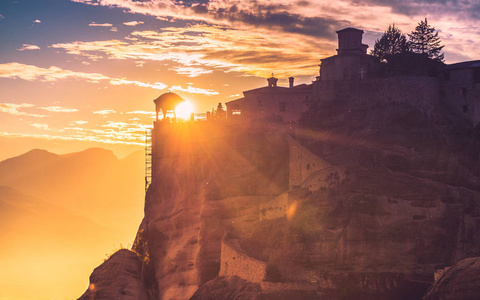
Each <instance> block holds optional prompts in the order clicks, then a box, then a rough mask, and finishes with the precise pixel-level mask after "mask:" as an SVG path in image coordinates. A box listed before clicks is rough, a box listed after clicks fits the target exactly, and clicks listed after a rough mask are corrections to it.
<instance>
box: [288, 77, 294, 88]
mask: <svg viewBox="0 0 480 300" xmlns="http://www.w3.org/2000/svg"><path fill="white" fill-rule="evenodd" d="M294 80H295V78H293V77H290V78H288V87H289V88H293V81H294Z"/></svg>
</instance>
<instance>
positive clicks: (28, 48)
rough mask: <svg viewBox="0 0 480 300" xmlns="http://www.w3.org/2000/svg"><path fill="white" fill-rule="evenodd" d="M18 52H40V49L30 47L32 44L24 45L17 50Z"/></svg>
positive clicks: (35, 46) (33, 46) (34, 46)
mask: <svg viewBox="0 0 480 300" xmlns="http://www.w3.org/2000/svg"><path fill="white" fill-rule="evenodd" d="M17 50H18V51H25V50H40V47H38V46H37V45H30V44H23V45H22V48H19V49H17Z"/></svg>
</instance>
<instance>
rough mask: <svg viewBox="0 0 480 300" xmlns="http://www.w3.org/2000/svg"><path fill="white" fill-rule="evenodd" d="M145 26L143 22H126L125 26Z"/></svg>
mask: <svg viewBox="0 0 480 300" xmlns="http://www.w3.org/2000/svg"><path fill="white" fill-rule="evenodd" d="M141 24H143V22H142V21H130V22H124V23H123V25H126V26H137V25H141Z"/></svg>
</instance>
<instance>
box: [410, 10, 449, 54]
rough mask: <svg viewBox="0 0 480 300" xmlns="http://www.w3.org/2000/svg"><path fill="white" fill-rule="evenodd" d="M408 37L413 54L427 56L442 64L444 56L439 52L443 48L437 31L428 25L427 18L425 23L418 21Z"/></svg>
mask: <svg viewBox="0 0 480 300" xmlns="http://www.w3.org/2000/svg"><path fill="white" fill-rule="evenodd" d="M408 37H409V38H410V47H411V49H412V51H413V52H415V53H422V54H427V55H428V58H431V59H434V60H437V61H441V62H443V60H444V54H443V53H442V52H441V51H442V49H443V47H445V46H442V45H441V41H440V37H438V31H436V30H435V28H434V27H431V26H430V25H429V24H428V22H427V18H425V21H420V23H418V26H417V27H415V30H414V31H412V33H411V34H409V35H408Z"/></svg>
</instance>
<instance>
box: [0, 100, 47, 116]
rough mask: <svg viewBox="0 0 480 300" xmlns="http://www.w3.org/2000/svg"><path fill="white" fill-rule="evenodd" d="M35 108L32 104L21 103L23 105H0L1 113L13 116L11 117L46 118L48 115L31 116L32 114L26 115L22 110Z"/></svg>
mask: <svg viewBox="0 0 480 300" xmlns="http://www.w3.org/2000/svg"><path fill="white" fill-rule="evenodd" d="M34 106H35V105H33V104H30V103H21V104H15V103H0V112H2V113H7V114H11V115H16V116H28V117H36V118H43V117H46V115H38V114H30V113H26V112H24V111H21V109H23V108H29V107H34Z"/></svg>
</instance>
